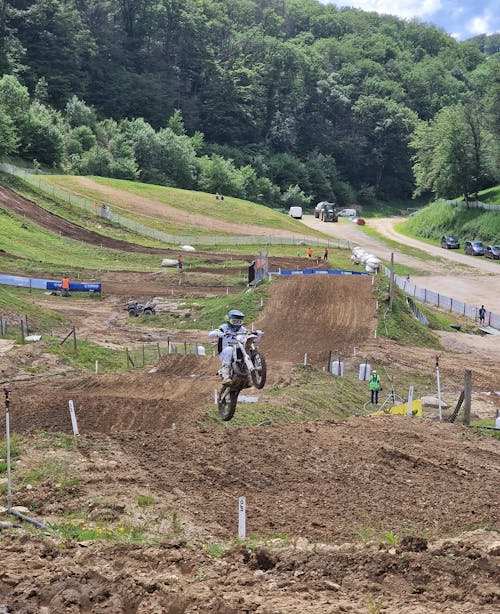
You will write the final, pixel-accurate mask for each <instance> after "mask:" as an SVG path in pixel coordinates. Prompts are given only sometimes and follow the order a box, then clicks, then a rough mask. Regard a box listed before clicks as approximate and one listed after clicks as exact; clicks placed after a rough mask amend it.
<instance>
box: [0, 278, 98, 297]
mask: <svg viewBox="0 0 500 614" xmlns="http://www.w3.org/2000/svg"><path fill="white" fill-rule="evenodd" d="M0 284H4V285H6V286H17V287H18V288H34V289H35V290H51V291H55V290H60V289H61V282H60V281H53V280H48V279H36V278H33V277H19V276H17V275H0ZM69 289H70V292H71V291H72V292H98V293H100V292H101V284H100V283H79V282H70V284H69Z"/></svg>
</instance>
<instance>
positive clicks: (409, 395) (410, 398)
mask: <svg viewBox="0 0 500 614" xmlns="http://www.w3.org/2000/svg"><path fill="white" fill-rule="evenodd" d="M412 403H413V386H410V389H409V390H408V408H407V410H406V415H407V416H412V415H413V414H412V411H411V406H412Z"/></svg>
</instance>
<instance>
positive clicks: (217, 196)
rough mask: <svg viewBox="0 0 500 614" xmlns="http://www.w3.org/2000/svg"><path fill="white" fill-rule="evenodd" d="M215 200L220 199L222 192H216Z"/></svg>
mask: <svg viewBox="0 0 500 614" xmlns="http://www.w3.org/2000/svg"><path fill="white" fill-rule="evenodd" d="M215 200H220V194H219V192H216V193H215Z"/></svg>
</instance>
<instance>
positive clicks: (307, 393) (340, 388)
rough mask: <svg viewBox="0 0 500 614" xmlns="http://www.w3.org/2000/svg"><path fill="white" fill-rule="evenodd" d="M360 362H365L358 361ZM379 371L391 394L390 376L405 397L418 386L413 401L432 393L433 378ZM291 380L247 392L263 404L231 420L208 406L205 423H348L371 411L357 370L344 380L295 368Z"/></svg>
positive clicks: (244, 407)
mask: <svg viewBox="0 0 500 614" xmlns="http://www.w3.org/2000/svg"><path fill="white" fill-rule="evenodd" d="M359 361H360V362H362V361H363V359H362V358H361V357H360V358H359ZM377 366H378V365H377ZM379 369H380V373H381V377H382V383H383V386H384V388H385V390H386V392H387V393H389V391H390V382H389V381H388V378H389V377H390V378H391V379H392V381H393V385H394V390H395V392H396V393H397V394H399V395H400V396H402V397H404V398H406V396H407V393H408V389H409V387H410V386H413V387H414V391H415V392H414V394H415V398H419V397H420V396H423V395H426V394H429V392H430V391H431V390H432V389H433V386H434V382H433V379H432V378H431V377H429V376H423V375H421V374H420V373H418V372H412V373H408V372H406V371H404V370H400V369H398V368H396V367H393V366H389V367H388V368H387V374H386V372H385V370H384V369H383V368H381V367H379ZM291 376H292V381H293V383H291V384H278V385H276V386H275V387H273V388H269V389H264V390H263V391H256V390H249V391H243V394H244V395H245V394H247V395H250V396H256V397H257V398H258V399H259V402H257V403H239V404H238V406H237V408H236V413H235V415H234V417H233V418H232V419H231V421H230V422H223V421H222V420H221V418H220V417H219V414H218V412H217V407H216V406H215V404H213V403H212V404H211V405H207V407H206V416H205V419H204V421H202V422H205V423H207V422H208V423H210V424H217V425H219V426H220V427H223V428H239V427H248V426H267V425H269V424H297V423H303V422H314V421H329V420H344V419H346V418H348V417H350V416H353V415H365V414H366V413H367V412H368V410H367V409H365V405H366V403H367V402H368V401H369V398H370V397H369V390H368V382H363V381H359V379H358V372H357V370H356V369H354V370H349V371H345V372H344V376H343V377H335V376H333V375H331V374H330V373H328V372H326V371H323V370H322V369H321V368H317V367H312V366H296V367H294V368H293V369H292V373H291ZM384 394H386V393H385V392H384ZM382 396H383V395H382Z"/></svg>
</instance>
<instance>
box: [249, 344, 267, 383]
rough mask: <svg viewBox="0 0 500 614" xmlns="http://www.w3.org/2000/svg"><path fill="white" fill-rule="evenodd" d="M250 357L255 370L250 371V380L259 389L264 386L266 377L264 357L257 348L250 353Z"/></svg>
mask: <svg viewBox="0 0 500 614" xmlns="http://www.w3.org/2000/svg"><path fill="white" fill-rule="evenodd" d="M250 359H251V361H252V362H253V364H254V367H255V371H252V382H253V385H254V386H255V387H256V388H257V390H260V389H261V388H264V385H265V383H266V378H267V365H266V359H265V358H264V356H263V355H262V354H261V353H260V352H259V351H258V350H254V351H253V352H252V353H251V354H250Z"/></svg>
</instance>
